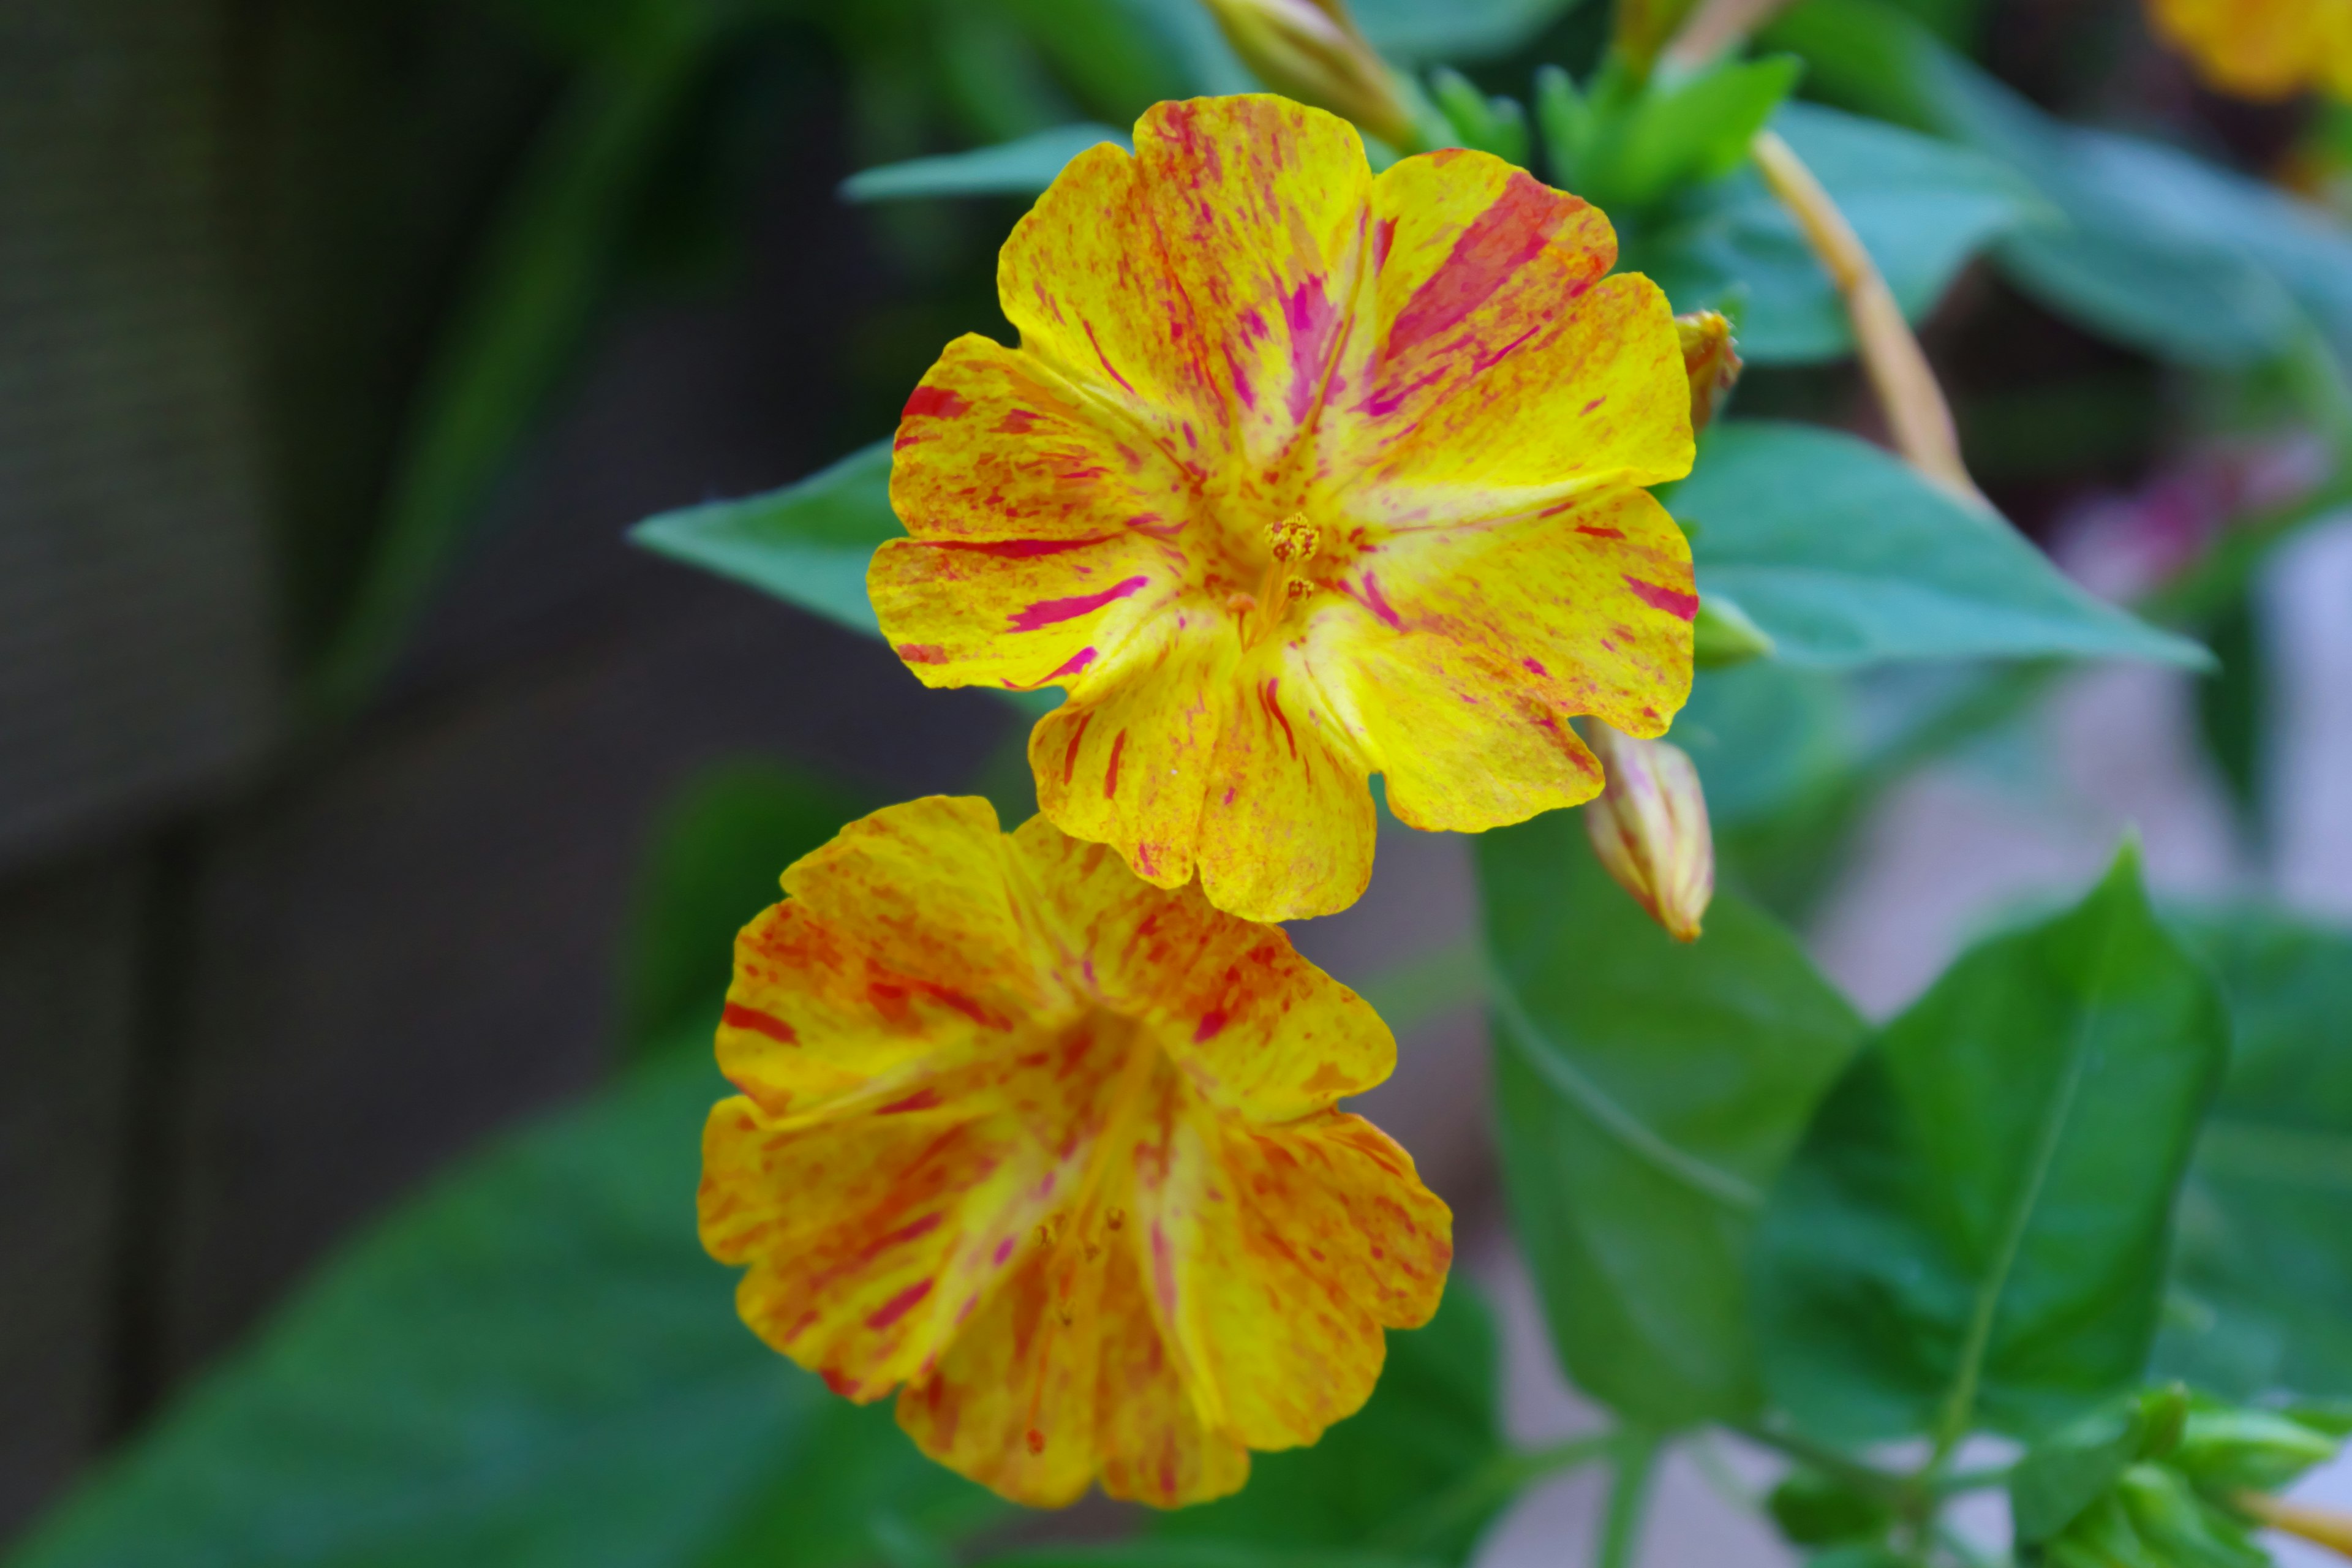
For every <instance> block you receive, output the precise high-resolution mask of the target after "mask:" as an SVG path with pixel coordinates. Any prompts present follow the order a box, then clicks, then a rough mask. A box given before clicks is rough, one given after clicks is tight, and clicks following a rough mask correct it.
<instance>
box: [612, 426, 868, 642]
mask: <svg viewBox="0 0 2352 1568" xmlns="http://www.w3.org/2000/svg"><path fill="white" fill-rule="evenodd" d="M904 535H905V530H903V529H901V528H900V527H899V526H898V514H897V513H895V512H893V511H892V510H890V443H889V442H888V441H887V440H885V441H877V442H875V443H874V444H873V445H872V446H870V447H859V448H858V449H857V450H856V451H855V452H852V453H851V454H849V456H847V457H846V458H842V459H841V460H840V461H839V462H837V463H835V464H834V465H833V466H832V467H830V468H820V469H819V470H817V471H816V472H815V473H814V474H811V475H810V476H809V477H808V478H806V479H802V480H800V481H798V482H797V483H794V484H789V485H786V486H785V487H784V488H783V489H779V490H770V491H769V492H768V493H767V494H765V495H760V496H751V497H748V498H746V499H744V500H725V501H711V502H709V503H708V504H706V505H703V506H698V507H688V508H685V509H683V510H678V511H667V512H664V513H662V514H661V515H660V516H659V517H651V518H647V519H646V521H643V522H641V523H639V524H637V525H636V526H635V528H633V529H631V530H630V531H629V538H630V539H631V540H633V541H634V542H636V543H638V544H641V545H644V546H645V547H646V549H648V550H650V551H653V552H655V553H656V554H658V555H667V556H668V557H670V558H671V559H672V560H674V561H683V562H685V563H688V565H693V566H699V567H702V568H703V569H704V570H706V571H709V572H716V573H718V574H719V575H720V576H722V577H732V578H734V579H735V580H736V581H737V582H739V583H748V584H751V586H752V587H754V588H759V589H762V590H764V591H765V592H767V593H770V594H773V595H775V596H776V597H777V598H779V599H782V600H783V601H784V602H785V603H786V604H790V605H799V606H800V607H801V608H802V609H804V610H811V611H814V613H816V614H817V615H820V616H824V617H825V618H826V619H827V620H830V621H834V622H836V623H838V624H839V625H841V626H847V627H849V628H850V629H851V630H852V631H859V632H864V633H865V634H866V636H868V637H879V636H881V635H882V632H881V627H880V626H878V625H877V623H876V621H875V619H874V607H873V606H872V605H869V604H868V603H866V563H867V562H869V561H871V560H872V559H873V557H874V551H875V548H876V546H877V545H879V544H881V543H882V542H883V541H885V540H888V539H898V538H902V537H904Z"/></svg>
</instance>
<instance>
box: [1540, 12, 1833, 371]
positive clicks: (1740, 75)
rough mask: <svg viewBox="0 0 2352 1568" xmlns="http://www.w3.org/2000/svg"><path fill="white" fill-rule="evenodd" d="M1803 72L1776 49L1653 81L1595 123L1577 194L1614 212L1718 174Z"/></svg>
mask: <svg viewBox="0 0 2352 1568" xmlns="http://www.w3.org/2000/svg"><path fill="white" fill-rule="evenodd" d="M1803 71H1804V67H1803V65H1802V63H1801V62H1800V61H1799V60H1798V59H1797V58H1796V57H1794V56H1793V55H1779V56H1775V57H1773V58H1769V59H1760V60H1724V61H1721V62H1719V63H1717V64H1716V65H1713V66H1710V67H1708V68H1706V69H1705V70H1703V71H1701V72H1700V73H1699V74H1698V75H1696V76H1695V77H1691V78H1689V79H1685V80H1683V81H1679V82H1675V83H1674V84H1672V85H1667V84H1666V83H1664V82H1663V81H1661V80H1657V79H1653V81H1652V82H1651V84H1650V86H1649V87H1648V88H1647V89H1646V90H1644V91H1643V92H1642V93H1641V94H1640V95H1639V96H1638V97H1636V98H1635V99H1634V100H1633V103H1632V105H1631V107H1630V108H1629V109H1628V110H1626V111H1625V112H1624V113H1623V114H1622V116H1616V117H1604V118H1603V120H1602V121H1601V124H1600V125H1599V126H1598V127H1597V128H1596V129H1595V131H1594V132H1593V136H1592V140H1591V144H1590V146H1589V148H1588V149H1587V150H1586V151H1585V153H1583V154H1582V155H1581V156H1580V158H1579V160H1578V169H1579V174H1580V183H1579V184H1578V186H1577V195H1580V196H1582V197H1584V198H1585V199H1586V200H1587V201H1590V202H1591V203H1592V204H1593V205H1596V206H1599V207H1601V209H1602V210H1604V211H1609V212H1614V211H1616V210H1617V209H1618V208H1620V207H1621V206H1622V207H1646V206H1648V205H1651V204H1652V203H1654V202H1655V201H1657V200H1659V199H1660V198H1661V197H1663V196H1665V195H1668V194H1669V193H1671V192H1674V191H1676V190H1679V189H1681V188H1682V187H1683V186H1685V185H1689V184H1697V183H1699V182H1702V181H1708V180H1717V179H1720V178H1722V177H1723V176H1724V175H1726V174H1730V173H1731V172H1732V171H1733V170H1734V169H1737V168H1738V167H1739V166H1740V165H1741V164H1742V163H1746V162H1747V161H1748V142H1752V141H1754V140H1755V137H1756V132H1759V131H1760V130H1762V129H1763V128H1764V122H1765V121H1767V120H1769V119H1770V118H1771V117H1772V111H1773V110H1775V109H1777V108H1779V107H1780V100H1783V99H1785V98H1787V97H1788V96H1789V93H1790V90H1791V89H1794V88H1795V87H1796V85H1797V78H1798V77H1799V76H1801V75H1802V74H1803ZM1743 348H1744V345H1743Z"/></svg>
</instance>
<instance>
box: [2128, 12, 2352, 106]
mask: <svg viewBox="0 0 2352 1568" xmlns="http://www.w3.org/2000/svg"><path fill="white" fill-rule="evenodd" d="M2148 9H2149V12H2150V14H2151V16H2152V17H2153V19H2154V21H2155V23H2156V29H2157V31H2158V32H2159V33H2161V34H2163V35H2164V36H2165V37H2166V38H2168V40H2170V41H2171V42H2172V43H2173V44H2174V45H2175V46H2176V47H2179V49H2180V50H2181V51H2182V52H2183V53H2185V54H2187V55H2188V56H2189V60H2190V61H2191V62H2192V63H2193V64H2194V65H2195V66H2196V68H2197V74H2198V75H2199V76H2200V77H2201V78H2203V79H2204V80H2205V82H2206V84H2207V85H2208V86H2210V87H2212V88H2214V89H2217V90H2219V91H2221V92H2226V93H2231V94H2233V95H2234V96H2236V97H2239V98H2252V99H2274V98H2284V97H2287V96H2288V95H2289V94H2291V93H2296V92H2301V91H2304V90H2305V89H2310V88H2320V89H2326V91H2328V92H2332V93H2334V94H2335V95H2336V97H2338V98H2341V99H2344V100H2347V101H2352V0H2149V5H2148Z"/></svg>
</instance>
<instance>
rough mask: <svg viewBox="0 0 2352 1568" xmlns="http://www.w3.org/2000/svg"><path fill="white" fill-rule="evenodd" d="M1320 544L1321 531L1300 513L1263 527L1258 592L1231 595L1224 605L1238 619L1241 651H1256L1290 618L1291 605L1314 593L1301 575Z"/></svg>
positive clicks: (1319, 547) (1310, 584) (1307, 580)
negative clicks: (1263, 551)
mask: <svg viewBox="0 0 2352 1568" xmlns="http://www.w3.org/2000/svg"><path fill="white" fill-rule="evenodd" d="M1322 544H1323V534H1322V531H1321V530H1320V529H1318V528H1317V527H1316V526H1315V525H1314V524H1313V523H1311V522H1309V521H1307V514H1306V513H1305V512H1303V511H1294V512H1292V513H1291V514H1290V515H1289V516H1288V517H1286V518H1284V519H1283V520H1282V521H1280V522H1269V523H1267V524H1266V525H1265V549H1266V556H1267V560H1266V565H1265V575H1264V576H1262V577H1260V578H1259V579H1258V585H1257V592H1256V593H1255V594H1234V595H1232V596H1231V597H1229V598H1227V599H1226V601H1225V607H1226V608H1227V609H1229V610H1231V611H1233V612H1234V614H1235V615H1236V616H1239V617H1240V619H1241V634H1242V646H1243V647H1256V646H1257V645H1258V644H1259V643H1261V642H1264V641H1265V639H1266V638H1268V637H1272V636H1274V635H1275V633H1276V630H1277V628H1279V627H1280V626H1281V625H1282V622H1283V619H1284V617H1285V616H1287V615H1288V614H1289V612H1290V605H1291V602H1292V601H1293V600H1297V599H1304V598H1306V597H1307V595H1311V594H1313V593H1314V592H1315V586H1316V585H1315V584H1314V583H1313V582H1312V581H1311V580H1309V579H1308V578H1307V577H1306V576H1305V575H1303V573H1304V570H1305V568H1306V565H1307V563H1308V562H1309V561H1312V560H1313V559H1315V556H1316V553H1317V552H1318V551H1319V550H1320V549H1321V548H1322Z"/></svg>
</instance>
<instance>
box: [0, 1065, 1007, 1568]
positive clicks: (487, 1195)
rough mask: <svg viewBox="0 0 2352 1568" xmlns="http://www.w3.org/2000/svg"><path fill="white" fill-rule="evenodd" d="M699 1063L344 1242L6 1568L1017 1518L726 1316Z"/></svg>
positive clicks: (667, 1068) (514, 1549) (567, 1544)
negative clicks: (705, 1233) (700, 1222)
mask: <svg viewBox="0 0 2352 1568" xmlns="http://www.w3.org/2000/svg"><path fill="white" fill-rule="evenodd" d="M724 1092H725V1085H724V1084H722V1083H721V1082H720V1081H719V1078H718V1076H717V1075H716V1073H715V1072H713V1070H712V1069H711V1067H710V1065H709V1058H707V1057H705V1056H702V1055H700V1054H699V1053H696V1052H690V1051H686V1050H684V1049H683V1048H681V1050H680V1051H679V1052H678V1053H677V1055H676V1056H675V1058H672V1059H665V1060H663V1061H661V1062H658V1063H656V1064H653V1065H650V1066H648V1067H647V1068H643V1069H641V1070H639V1071H638V1072H636V1073H635V1074H634V1075H632V1076H630V1077H629V1078H627V1079H624V1080H623V1081H622V1082H621V1083H620V1084H618V1085H617V1086H615V1088H614V1089H613V1090H612V1091H610V1092H608V1093H607V1094H605V1095H604V1096H602V1097H600V1098H599V1099H598V1100H595V1101H593V1103H591V1104H589V1105H587V1106H585V1107H583V1108H582V1109H580V1110H573V1111H570V1112H566V1113H564V1114H562V1115H560V1116H557V1117H554V1118H552V1119H551V1120H549V1121H545V1122H544V1123H542V1124H541V1125H540V1126H538V1127H535V1128H532V1129H530V1130H528V1131H523V1132H521V1133H520V1134H518V1135H515V1136H512V1137H509V1138H507V1139H504V1140H502V1141H500V1142H499V1143H497V1144H495V1145H493V1146H492V1147H491V1148H490V1149H489V1150H488V1152H485V1153H483V1154H481V1155H478V1156H477V1157H475V1158H473V1159H471V1160H469V1161H467V1162H466V1163H463V1164H461V1165H460V1166H459V1167H458V1168H457V1170H455V1171H454V1172H452V1173H450V1174H449V1175H447V1176H446V1177H444V1178H443V1179H441V1180H440V1181H438V1182H436V1183H435V1184H433V1185H432V1186H431V1187H430V1188H428V1189H427V1190H426V1191H425V1194H423V1195H422V1196H420V1197H418V1198H416V1199H415V1200H413V1201H412V1202H410V1203H408V1204H406V1205H404V1206H403V1207H402V1208H400V1209H399V1210H397V1211H396V1212H395V1213H394V1215H392V1216H391V1217H390V1218H389V1219H387V1220H386V1221H385V1222H383V1224H382V1225H380V1226H377V1227H376V1228H375V1229H374V1230H373V1232H372V1233H371V1234H369V1235H367V1236H365V1237H362V1239H360V1240H359V1241H358V1242H357V1243H355V1244H354V1245H352V1246H351V1247H347V1248H346V1249H345V1250H344V1251H343V1252H342V1253H341V1255H340V1256H339V1257H338V1258H336V1259H335V1260H334V1261H332V1262H331V1264H330V1265H329V1266H328V1268H326V1269H325V1271H324V1272H323V1274H322V1275H321V1276H320V1278H319V1279H317V1280H316V1281H315V1282H314V1283H313V1284H312V1285H310V1287H309V1288H308V1289H305V1290H303V1291H302V1292H301V1293H300V1294H299V1296H298V1297H297V1298H296V1299H295V1300H294V1301H293V1302H292V1304H291V1305H289V1307H288V1308H286V1309H285V1310H283V1311H281V1312H280V1313H279V1314H278V1318H277V1319H276V1321H273V1322H272V1323H271V1324H270V1325H269V1327H268V1330H267V1331H265V1332H264V1333H263V1334H262V1335H261V1336H260V1338H259V1340H258V1342H257V1343H255V1344H254V1345H253V1346H252V1347H251V1348H250V1349H248V1350H247V1351H245V1352H242V1353H240V1354H238V1355H237V1356H236V1357H234V1358H232V1359H231V1360H230V1361H229V1362H227V1363H226V1364H224V1365H223V1366H221V1367H220V1368H219V1369H218V1370H217V1371H215V1373H212V1374H211V1375H209V1376H207V1377H206V1378H205V1380H204V1382H203V1383H202V1384H200V1385H199V1386H198V1387H197V1388H196V1389H195V1390H194V1393H193V1394H190V1395H189V1396H188V1397H187V1398H185V1399H184V1400H183V1401H182V1402H181V1403H180V1405H178V1406H177V1407H176V1408H175V1409H173V1411H171V1412H170V1413H169V1414H168V1415H166V1416H165V1418H164V1419H163V1422H162V1423H161V1424H160V1425H159V1426H157V1427H155V1428H154V1429H153V1430H152V1431H151V1432H150V1433H148V1434H147V1435H146V1436H144V1437H142V1439H140V1440H139V1441H138V1442H137V1443H135V1444H133V1445H132V1446H131V1448H130V1449H129V1450H128V1451H126V1452H125V1453H124V1454H123V1455H122V1456H121V1458H118V1459H117V1460H116V1461H114V1462H113V1463H112V1464H110V1466H108V1467H107V1468H105V1469H104V1470H102V1471H101V1472H100V1474H99V1475H98V1477H97V1478H96V1479H94V1480H93V1481H92V1482H90V1483H89V1485H87V1486H85V1487H84V1488H83V1489H81V1491H80V1492H79V1493H78V1494H77V1495H76V1496H75V1497H74V1498H73V1499H72V1500H70V1501H69V1502H68V1505H67V1506H66V1508H65V1509H64V1510H61V1511H60V1512H59V1513H58V1515H57V1516H56V1517H55V1518H54V1519H53V1520H51V1521H49V1523H48V1524H47V1527H46V1528H44V1529H42V1530H41V1531H38V1532H37V1534H36V1535H35V1536H34V1537H33V1539H32V1540H30V1541H29V1542H26V1545H25V1546H24V1548H23V1549H22V1550H21V1551H20V1552H18V1553H17V1555H16V1556H15V1557H14V1558H12V1559H11V1560H10V1561H11V1563H12V1568H84V1565H87V1568H198V1565H205V1564H218V1565H220V1568H666V1565H670V1564H677V1565H680V1568H719V1565H722V1564H724V1565H726V1568H737V1565H739V1564H740V1565H741V1568H750V1565H751V1564H753V1563H757V1564H760V1565H761V1568H822V1565H830V1564H850V1563H857V1562H859V1561H862V1560H864V1559H866V1558H867V1557H869V1556H871V1555H872V1553H873V1540H872V1531H873V1528H874V1522H875V1521H877V1520H878V1519H882V1518H897V1519H899V1520H903V1521H908V1522H909V1523H911V1524H913V1525H915V1526H916V1527H918V1528H922V1529H926V1530H929V1531H935V1532H946V1533H955V1532H961V1531H967V1530H969V1529H971V1528H973V1527H976V1526H978V1525H980V1524H982V1523H984V1522H986V1521H990V1520H992V1519H995V1518H998V1517H1000V1516H1001V1515H1002V1514H1003V1512H1004V1511H1005V1510H1004V1507H1003V1504H1002V1503H1000V1502H998V1501H997V1500H995V1499H994V1498H993V1497H992V1496H991V1495H990V1494H988V1493H987V1492H984V1491H982V1489H979V1488H978V1487H975V1486H972V1485H971V1483H969V1482H967V1481H964V1480H962V1479H960V1478H958V1477H957V1476H955V1475H953V1474H952V1473H950V1471H948V1470H945V1469H943V1468H940V1467H939V1466H937V1465H935V1464H932V1463H931V1462H930V1461H929V1460H928V1459H925V1458H922V1457H921V1456H920V1455H919V1453H917V1452H916V1450H915V1447H914V1445H913V1444H912V1443H911V1442H909V1441H908V1439H907V1438H906V1436H904V1435H903V1434H901V1433H900V1432H899V1431H898V1427H897V1426H896V1425H895V1424H894V1423H893V1421H892V1419H891V1415H890V1411H889V1408H888V1407H887V1405H871V1406H866V1407H863V1408H861V1407H859V1406H856V1405H850V1404H848V1403H846V1402H845V1401H843V1400H840V1399H836V1398H835V1397H834V1396H833V1395H832V1394H829V1393H827V1392H826V1391H825V1389H824V1385H823V1384H821V1383H819V1382H818V1381H817V1379H816V1378H814V1376H812V1375H810V1374H808V1373H803V1372H801V1371H800V1370H799V1369H797V1368H795V1367H794V1366H793V1365H792V1364H791V1363H788V1362H786V1361H785V1360H784V1359H783V1358H782V1357H781V1356H779V1355H777V1354H776V1353H775V1352H772V1351H771V1350H769V1349H768V1348H767V1347H766V1346H764V1345H762V1344H761V1342H759V1340H758V1339H756V1338H755V1337H754V1336H753V1335H752V1333H751V1331H750V1330H749V1329H746V1328H745V1327H744V1326H743V1325H742V1324H741V1323H740V1321H737V1319H736V1316H735V1313H734V1310H733V1305H732V1281H731V1279H730V1276H729V1273H728V1271H727V1270H726V1269H723V1268H720V1267H719V1266H718V1265H717V1264H715V1263H713V1262H711V1261H710V1260H709V1258H707V1257H705V1256H704V1255H703V1252H702V1249H701V1247H700V1246H699V1245H698V1243H697V1241H696V1239H695V1219H694V1189H695V1182H696V1176H697V1156H698V1151H699V1148H700V1137H701V1129H702V1121H703V1117H704V1114H705V1112H706V1111H707V1110H709V1106H710V1104H711V1102H712V1101H713V1100H716V1099H717V1098H719V1095H720V1094H722V1093H724Z"/></svg>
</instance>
